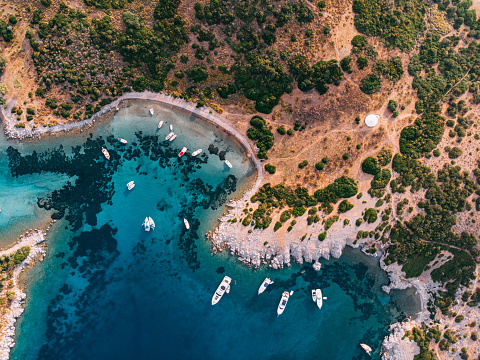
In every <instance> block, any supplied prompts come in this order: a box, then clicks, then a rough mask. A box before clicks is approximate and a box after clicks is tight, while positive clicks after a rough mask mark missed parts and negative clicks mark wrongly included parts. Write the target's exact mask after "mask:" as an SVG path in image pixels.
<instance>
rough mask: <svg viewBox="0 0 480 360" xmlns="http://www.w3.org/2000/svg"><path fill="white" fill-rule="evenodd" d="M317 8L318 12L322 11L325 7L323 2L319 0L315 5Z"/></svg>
mask: <svg viewBox="0 0 480 360" xmlns="http://www.w3.org/2000/svg"><path fill="white" fill-rule="evenodd" d="M317 6H318V8H319V9H320V10H324V9H325V7H326V6H327V5H326V3H325V1H324V0H320V1H319V2H318V3H317Z"/></svg>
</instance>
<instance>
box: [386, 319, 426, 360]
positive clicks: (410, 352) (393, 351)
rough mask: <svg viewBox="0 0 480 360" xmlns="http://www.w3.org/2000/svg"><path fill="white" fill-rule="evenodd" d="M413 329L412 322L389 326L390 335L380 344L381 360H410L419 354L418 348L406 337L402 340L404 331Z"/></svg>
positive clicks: (413, 324)
mask: <svg viewBox="0 0 480 360" xmlns="http://www.w3.org/2000/svg"><path fill="white" fill-rule="evenodd" d="M413 327H415V323H413V322H403V323H396V324H393V325H391V326H390V329H389V330H390V335H389V336H387V337H385V340H384V341H383V343H382V359H383V360H411V359H413V358H414V356H415V355H417V354H420V347H419V346H418V345H417V343H415V342H414V341H411V340H410V339H409V338H408V337H405V338H403V336H404V334H405V331H408V330H411V329H412V328H413Z"/></svg>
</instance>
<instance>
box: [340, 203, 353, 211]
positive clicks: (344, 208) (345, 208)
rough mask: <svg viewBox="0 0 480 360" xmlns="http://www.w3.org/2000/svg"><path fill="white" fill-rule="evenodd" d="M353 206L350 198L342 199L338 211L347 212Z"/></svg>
mask: <svg viewBox="0 0 480 360" xmlns="http://www.w3.org/2000/svg"><path fill="white" fill-rule="evenodd" d="M352 208H353V204H352V203H351V202H350V201H348V200H342V201H341V202H340V205H338V211H339V212H341V213H346V212H347V211H349V210H351V209H352Z"/></svg>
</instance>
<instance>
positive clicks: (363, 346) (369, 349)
mask: <svg viewBox="0 0 480 360" xmlns="http://www.w3.org/2000/svg"><path fill="white" fill-rule="evenodd" d="M360 346H361V347H362V349H363V350H365V352H366V353H367V354H368V355H370V353H371V352H372V348H371V347H370V346H368V345H366V344H360Z"/></svg>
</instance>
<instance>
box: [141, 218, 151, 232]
mask: <svg viewBox="0 0 480 360" xmlns="http://www.w3.org/2000/svg"><path fill="white" fill-rule="evenodd" d="M142 225H143V226H144V228H145V231H150V221H149V220H148V216H147V217H146V218H145V220H143V224H142Z"/></svg>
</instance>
